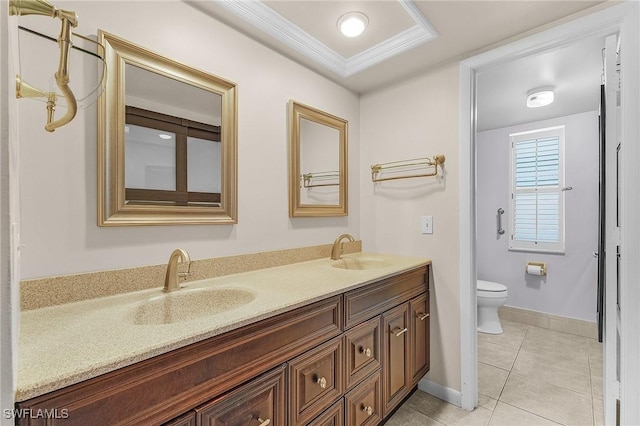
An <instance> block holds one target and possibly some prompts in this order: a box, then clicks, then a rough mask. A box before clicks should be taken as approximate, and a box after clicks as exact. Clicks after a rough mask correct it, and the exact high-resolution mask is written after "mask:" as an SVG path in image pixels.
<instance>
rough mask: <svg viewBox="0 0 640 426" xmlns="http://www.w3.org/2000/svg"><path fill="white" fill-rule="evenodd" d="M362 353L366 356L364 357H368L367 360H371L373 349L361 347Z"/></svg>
mask: <svg viewBox="0 0 640 426" xmlns="http://www.w3.org/2000/svg"><path fill="white" fill-rule="evenodd" d="M360 353H361V354H364V356H366V357H367V358H371V349H369V348H366V349H365V348H363V347H361V348H360Z"/></svg>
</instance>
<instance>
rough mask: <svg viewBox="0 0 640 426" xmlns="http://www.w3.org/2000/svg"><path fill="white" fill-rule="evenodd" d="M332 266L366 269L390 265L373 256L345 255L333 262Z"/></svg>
mask: <svg viewBox="0 0 640 426" xmlns="http://www.w3.org/2000/svg"><path fill="white" fill-rule="evenodd" d="M331 266H333V267H334V268H339V269H351V270H365V269H378V268H384V267H385V266H389V262H386V261H384V260H380V259H371V258H350V257H343V258H342V259H338V260H334V261H333V262H331Z"/></svg>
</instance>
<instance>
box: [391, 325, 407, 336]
mask: <svg viewBox="0 0 640 426" xmlns="http://www.w3.org/2000/svg"><path fill="white" fill-rule="evenodd" d="M407 330H408V329H407V327H405V328H403V329H402V330H401V329H399V328H396V329H394V330H393V334H395V335H396V337H400V336H402V335H403V334H404V333H406V332H407Z"/></svg>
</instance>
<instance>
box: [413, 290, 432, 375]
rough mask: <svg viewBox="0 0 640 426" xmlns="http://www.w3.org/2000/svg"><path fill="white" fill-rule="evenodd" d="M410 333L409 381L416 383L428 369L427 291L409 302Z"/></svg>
mask: <svg viewBox="0 0 640 426" xmlns="http://www.w3.org/2000/svg"><path fill="white" fill-rule="evenodd" d="M409 307H410V314H409V318H410V323H409V332H410V333H411V360H410V361H411V364H410V365H411V378H412V379H411V382H412V384H413V385H415V384H417V383H418V382H419V381H420V379H422V377H424V375H425V374H427V372H428V371H429V353H430V350H429V349H430V347H429V324H430V321H429V320H430V316H429V293H425V294H422V295H420V296H418V297H414V298H413V299H411V301H410V302H409Z"/></svg>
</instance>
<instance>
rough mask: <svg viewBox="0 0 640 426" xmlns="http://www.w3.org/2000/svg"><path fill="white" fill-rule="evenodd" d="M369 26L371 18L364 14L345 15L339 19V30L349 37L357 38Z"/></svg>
mask: <svg viewBox="0 0 640 426" xmlns="http://www.w3.org/2000/svg"><path fill="white" fill-rule="evenodd" d="M367 25H369V18H367V15H365V14H364V13H362V12H349V13H345V14H344V15H342V16H341V17H340V18H339V19H338V29H339V30H340V32H341V33H342V34H344V35H345V36H347V37H357V36H359V35H360V34H362V32H363V31H364V29H365V28H367Z"/></svg>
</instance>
